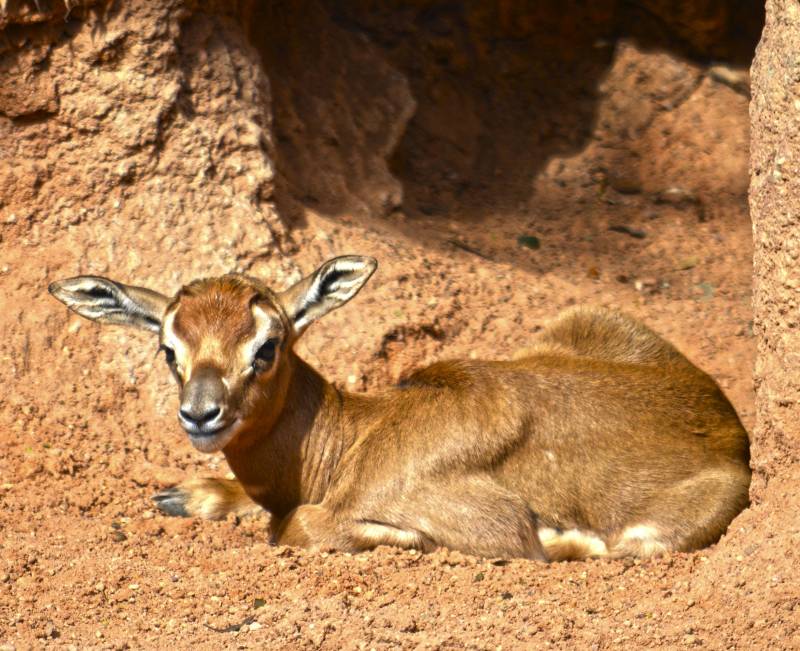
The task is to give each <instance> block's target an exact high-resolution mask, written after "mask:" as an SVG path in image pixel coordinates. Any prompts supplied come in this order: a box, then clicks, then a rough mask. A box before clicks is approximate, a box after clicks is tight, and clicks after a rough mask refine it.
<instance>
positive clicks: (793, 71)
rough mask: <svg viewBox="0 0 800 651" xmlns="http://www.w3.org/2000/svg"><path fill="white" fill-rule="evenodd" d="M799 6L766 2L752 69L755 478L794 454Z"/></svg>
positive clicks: (799, 410)
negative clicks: (757, 470)
mask: <svg viewBox="0 0 800 651" xmlns="http://www.w3.org/2000/svg"><path fill="white" fill-rule="evenodd" d="M798 50H800V5H798V3H797V2H796V1H795V0H769V1H768V2H767V21H766V26H765V28H764V35H763V38H762V40H761V43H760V44H759V46H758V50H757V52H756V57H755V60H754V62H753V67H752V84H753V100H752V103H751V105H750V117H751V131H752V141H751V159H750V172H751V183H750V212H751V216H752V220H753V239H754V245H755V252H754V261H753V263H754V269H753V294H754V295H753V307H754V311H755V329H756V333H757V336H758V361H757V364H756V371H755V381H756V390H757V394H756V406H757V410H758V418H757V427H756V430H755V432H754V435H755V440H754V443H755V446H754V450H753V451H754V456H755V459H756V464H757V466H758V468H759V469H760V473H761V479H762V481H763V482H766V481H768V480H770V479H771V478H773V477H774V476H775V474H776V473H777V472H778V469H779V468H780V467H781V466H787V465H790V464H795V465H796V464H797V461H798V458H800V454H799V453H798V449H800V375H799V374H798V371H797V368H798V365H800V293H799V292H800V59H798V56H797V52H798Z"/></svg>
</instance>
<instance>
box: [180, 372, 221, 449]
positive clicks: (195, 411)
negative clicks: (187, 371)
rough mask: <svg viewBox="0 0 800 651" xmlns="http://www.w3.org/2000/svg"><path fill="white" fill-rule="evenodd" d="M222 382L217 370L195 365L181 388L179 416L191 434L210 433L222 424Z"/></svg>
mask: <svg viewBox="0 0 800 651" xmlns="http://www.w3.org/2000/svg"><path fill="white" fill-rule="evenodd" d="M225 396H226V393H225V385H224V384H223V383H222V379H221V377H220V374H219V372H218V371H216V370H215V369H213V368H208V367H202V368H198V369H197V370H196V371H195V372H194V373H193V374H192V377H191V378H189V381H188V382H187V383H186V385H185V386H184V387H183V393H182V395H181V406H180V409H179V410H178V419H179V420H180V421H181V425H183V428H184V429H185V430H186V431H187V432H189V434H192V435H201V434H212V433H213V432H214V431H216V430H217V429H219V427H221V426H222V424H221V422H220V421H221V420H222V417H223V415H224V414H223V411H224V408H225Z"/></svg>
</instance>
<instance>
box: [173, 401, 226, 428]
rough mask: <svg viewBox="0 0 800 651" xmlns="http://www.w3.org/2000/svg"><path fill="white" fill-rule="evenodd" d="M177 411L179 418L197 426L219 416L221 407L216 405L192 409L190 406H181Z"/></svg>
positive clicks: (201, 425)
mask: <svg viewBox="0 0 800 651" xmlns="http://www.w3.org/2000/svg"><path fill="white" fill-rule="evenodd" d="M179 411H180V415H181V418H183V419H184V420H185V421H187V422H188V423H191V424H192V425H196V426H197V427H203V425H205V424H206V423H210V422H211V421H213V420H214V419H215V418H216V417H217V416H219V415H220V413H221V412H222V409H220V408H219V407H217V406H207V407H205V410H194V409H192V407H191V406H190V407H189V408H185V407H181V408H180V410H179Z"/></svg>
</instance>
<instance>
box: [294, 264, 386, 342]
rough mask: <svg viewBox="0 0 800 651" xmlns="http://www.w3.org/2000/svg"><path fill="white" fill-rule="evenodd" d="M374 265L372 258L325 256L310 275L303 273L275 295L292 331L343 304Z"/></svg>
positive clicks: (298, 330) (364, 280) (368, 275)
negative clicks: (329, 258)
mask: <svg viewBox="0 0 800 651" xmlns="http://www.w3.org/2000/svg"><path fill="white" fill-rule="evenodd" d="M377 266H378V261H377V260H375V258H370V257H368V256H362V255H343V256H341V257H338V258H333V259H332V260H328V261H327V262H326V263H325V264H323V265H322V266H321V267H320V268H319V269H317V270H316V271H315V272H314V273H312V274H311V275H310V276H306V277H305V278H303V280H301V281H300V282H298V283H297V284H295V285H293V286H292V287H290V288H289V289H287V290H286V291H285V292H283V293H282V294H280V295H279V296H278V298H279V300H280V301H281V303H282V305H283V308H284V310H286V314H287V315H288V316H289V319H290V320H291V321H292V324H293V325H294V331H295V333H296V334H298V335H299V334H302V333H303V331H304V330H305V329H306V328H307V327H308V326H309V325H311V324H312V323H313V322H314V321H316V320H317V319H319V318H320V317H321V316H324V315H326V314H327V313H328V312H330V311H331V310H335V309H336V308H337V307H339V306H341V305H344V304H345V303H347V301H349V300H350V299H351V298H353V297H354V296H355V295H356V294H358V291H359V290H360V289H361V288H362V287H363V286H364V283H366V282H367V280H369V277H370V276H371V275H372V274H373V272H374V271H375V269H376V268H377Z"/></svg>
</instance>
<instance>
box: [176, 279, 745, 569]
mask: <svg viewBox="0 0 800 651" xmlns="http://www.w3.org/2000/svg"><path fill="white" fill-rule="evenodd" d="M303 282H305V283H306V287H307V286H310V285H309V281H308V280H306V281H303ZM303 291H306V290H305V289H303ZM302 295H303V294H302V291H301V290H300V289H297V287H295V288H292V289H291V290H289V291H288V292H287V293H285V294H283V295H274V294H272V293H271V292H267V291H265V288H263V287H261V286H260V285H259V284H258V283H256V282H252V281H249V280H247V279H243V278H241V277H237V278H236V279H235V280H231V279H230V277H225V278H222V279H217V280H214V279H212V280H208V281H203V282H202V283H193V284H192V285H190V286H189V288H188V289H187V290H184V292H181V293H179V295H178V296H177V297H176V299H175V301H174V302H173V304H172V307H171V308H170V309H173V310H177V312H176V316H175V324H176V325H175V329H176V331H180V332H181V333H183V335H184V336H185V338H186V340H187V342H189V345H190V346H191V347H193V348H194V349H197V350H199V349H200V348H202V346H203V341H205V340H206V339H207V338H208V337H209V336H213V337H215V338H216V339H218V340H220V341H223V342H224V343H223V345H221V346H218V349H219V351H220V354H221V355H222V359H221V360H218V361H219V363H220V365H221V367H225V368H229V367H230V366H231V364H230V363H229V361H226V360H225V359H224V357H225V355H226V354H229V353H230V350H231V347H233V346H235V344H236V342H237V341H238V339H237V338H241V336H244V335H246V334H248V333H250V332H251V330H252V324H251V323H250V322H249V321H248V318H250V317H249V312H247V310H246V309H245V306H247V305H248V304H249V303H251V302H252V301H258V302H259V303H260V304H261V305H263V308H264V310H267V311H269V313H270V314H274V315H275V324H274V326H273V327H274V328H276V329H277V330H276V332H277V331H280V332H279V334H280V336H281V346H280V350H279V353H278V356H277V358H276V362H275V366H274V368H272V369H271V370H270V371H269V373H265V374H264V375H262V376H258V377H255V378H253V379H252V380H249V381H247V382H244V381H243V382H241V383H239V384H236V385H234V386H232V387H231V396H230V404H231V405H233V407H234V408H235V409H236V410H238V415H239V417H240V418H241V419H242V425H241V427H240V428H239V430H238V432H237V434H236V435H235V437H234V438H233V439H232V440H231V441H230V442H229V443H228V444H227V445H226V447H225V448H224V450H223V452H224V454H225V456H226V458H227V460H228V463H229V464H230V467H231V469H232V470H233V472H234V474H235V475H236V477H237V479H238V482H239V484H238V485H237V484H231V483H230V482H223V483H221V484H219V485H217V484H216V483H215V480H205V481H204V482H202V483H196V480H194V481H195V483H188V484H186V485H184V486H183V487H181V489H180V490H181V491H183V493H182V494H183V495H185V499H184V501H183V506H184V508H185V510H186V511H187V512H189V513H194V514H199V515H204V516H206V517H223V516H224V515H225V511H226V509H225V508H222V507H219V505H225V504H229V505H230V510H241V509H246V505H247V498H246V497H245V495H246V496H248V497H249V498H250V499H252V500H253V501H254V502H256V503H257V504H259V505H261V506H263V507H264V508H265V509H267V510H268V511H270V512H271V513H272V515H273V519H274V522H275V525H274V536H275V540H276V542H278V543H280V544H293V545H301V546H304V547H310V548H337V549H343V550H351V551H354V550H362V549H369V548H372V547H374V546H376V545H379V544H392V545H399V546H402V547H413V548H418V549H422V550H427V549H432V548H435V547H437V546H445V547H449V548H453V549H459V550H462V551H464V552H469V553H473V554H478V555H483V556H504V557H528V558H539V559H545V558H552V559H563V558H575V557H579V558H580V557H586V556H592V555H594V556H604V555H609V556H627V555H633V556H650V555H653V554H659V553H662V552H664V551H668V550H676V551H688V550H693V549H698V548H700V547H703V546H706V545H708V544H711V543H713V542H714V541H716V540H717V539H718V538H719V537H720V536H721V535H722V534H723V533H724V531H725V530H726V528H727V527H728V524H729V523H730V521H731V520H732V519H733V517H734V516H735V515H736V514H737V513H739V512H740V511H741V510H742V509H743V508H745V507H746V506H747V504H748V487H749V483H750V468H749V465H748V461H749V441H748V436H747V433H746V431H745V430H744V428H743V427H742V425H741V423H740V421H739V419H738V417H737V415H736V412H735V411H734V409H733V407H732V406H731V405H730V403H729V402H728V400H727V399H726V398H725V396H724V395H723V393H722V391H721V390H720V389H719V387H718V386H717V385H716V383H715V382H714V381H713V380H712V379H711V378H710V377H709V376H708V375H706V374H705V373H703V372H702V371H700V370H699V369H697V368H696V367H695V366H694V365H693V364H691V363H690V362H689V361H688V360H687V359H686V358H685V357H684V356H683V355H681V354H680V353H679V352H678V351H677V350H676V349H675V348H674V347H672V346H671V345H670V344H668V343H666V342H665V341H664V340H662V339H661V338H660V337H658V336H657V335H656V334H654V333H653V332H652V331H650V330H649V329H648V328H646V327H645V326H643V325H641V324H639V323H637V322H636V321H634V320H632V319H630V318H628V317H625V316H623V315H620V314H616V313H612V312H608V311H605V310H599V309H573V310H570V311H568V312H567V313H565V314H564V315H562V316H561V317H560V318H559V319H557V320H556V321H555V322H554V323H553V324H551V325H550V326H549V327H548V328H546V329H545V330H544V331H543V332H542V333H540V335H539V336H538V337H537V339H536V341H534V342H533V347H532V348H531V349H529V350H528V351H525V352H522V353H520V354H518V355H517V356H516V357H515V359H513V360H510V361H447V362H439V363H437V364H433V365H432V366H429V367H427V368H425V369H422V370H420V371H418V372H416V373H415V374H413V375H412V376H411V377H410V378H408V380H406V381H405V382H404V383H403V384H402V385H401V386H400V387H397V388H394V389H390V390H387V391H385V392H384V393H382V394H379V395H375V396H364V395H357V394H348V393H344V392H341V391H339V390H338V389H336V388H335V387H334V386H333V385H331V384H330V383H328V382H326V381H325V380H324V379H323V378H322V377H321V376H320V375H319V374H318V373H317V372H316V371H315V370H314V369H313V368H311V367H310V366H309V365H308V364H306V363H305V362H304V361H303V360H301V359H300V358H299V357H297V356H296V355H295V354H294V352H293V350H292V346H293V344H294V341H295V339H296V333H294V332H293V331H292V328H291V320H292V310H293V309H297V308H296V305H299V304H300V303H301V299H300V298H298V297H302ZM292 306H295V307H292ZM243 312H247V315H243ZM223 317H224V318H223ZM226 351H227V352H226ZM220 481H222V480H220ZM217 491H218V492H219V493H220V495H221V497H220V498H219V499H211V502H212V503H214V504H215V505H216V507H217V508H214V509H208V508H205V509H204V508H200V507H199V506H197V505H203V504H206V505H207V504H208V503H209V502H208V500H209V495H210V494H212V495H213V494H214V493H215V492H217ZM545 528H547V532H548V533H547V536H546V538H543V540H544V546H543V544H542V541H541V540H540V538H539V535H537V531H538V530H540V529H541V530H542V531H543V532H544V531H545Z"/></svg>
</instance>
